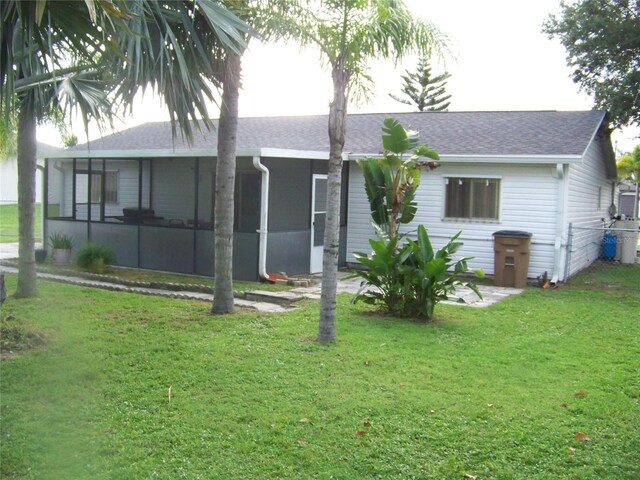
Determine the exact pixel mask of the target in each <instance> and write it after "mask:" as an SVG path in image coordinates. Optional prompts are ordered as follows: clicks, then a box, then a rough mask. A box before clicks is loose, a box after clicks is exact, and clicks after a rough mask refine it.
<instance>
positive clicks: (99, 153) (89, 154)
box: [47, 148, 349, 160]
mask: <svg viewBox="0 0 640 480" xmlns="http://www.w3.org/2000/svg"><path fill="white" fill-rule="evenodd" d="M47 156H48V157H49V158H57V159H67V158H68V159H72V158H127V159H129V158H181V157H217V156H218V150H217V149H216V148H193V149H188V150H184V149H181V150H164V149H159V150H60V151H59V152H56V153H55V154H49V155H47ZM236 156H237V157H263V158H298V159H310V160H329V152H318V151H311V150H291V149H282V148H248V149H239V150H237V151H236ZM348 157H349V154H348V153H343V155H342V158H343V160H348V159H349V158H348Z"/></svg>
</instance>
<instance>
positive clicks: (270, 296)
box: [237, 290, 304, 307]
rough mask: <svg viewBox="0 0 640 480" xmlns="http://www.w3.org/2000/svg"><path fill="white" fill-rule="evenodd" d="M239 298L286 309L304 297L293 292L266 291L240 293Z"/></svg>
mask: <svg viewBox="0 0 640 480" xmlns="http://www.w3.org/2000/svg"><path fill="white" fill-rule="evenodd" d="M237 295H238V297H239V298H243V299H245V300H251V301H255V302H267V303H275V304H277V305H281V306H284V307H290V306H292V305H293V304H294V303H296V302H299V301H300V300H302V299H303V298H304V297H303V296H302V295H300V294H297V293H295V292H291V291H281V292H271V291H266V290H248V291H246V292H238V294H237Z"/></svg>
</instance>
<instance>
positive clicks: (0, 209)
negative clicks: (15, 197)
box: [0, 203, 42, 243]
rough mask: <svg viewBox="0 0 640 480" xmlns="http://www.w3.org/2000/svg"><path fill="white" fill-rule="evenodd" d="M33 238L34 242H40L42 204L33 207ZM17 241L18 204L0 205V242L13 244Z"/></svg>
mask: <svg viewBox="0 0 640 480" xmlns="http://www.w3.org/2000/svg"><path fill="white" fill-rule="evenodd" d="M35 207H36V210H35V227H34V230H35V236H36V242H41V241H42V204H40V203H36V205H35ZM17 241H18V204H15V203H14V204H8V205H0V242H1V243H13V242H17Z"/></svg>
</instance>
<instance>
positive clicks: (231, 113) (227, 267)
mask: <svg viewBox="0 0 640 480" xmlns="http://www.w3.org/2000/svg"><path fill="white" fill-rule="evenodd" d="M225 5H227V6H228V7H229V9H230V10H231V11H233V12H234V13H235V14H236V15H238V16H239V17H240V18H241V19H243V20H244V21H245V22H246V23H247V24H248V25H249V26H250V27H251V29H252V36H254V37H257V38H259V39H261V40H273V39H287V38H291V37H294V36H295V33H296V32H295V31H292V29H290V28H289V27H288V25H289V24H288V22H285V21H280V20H281V19H282V18H283V17H284V14H285V13H286V12H288V11H289V10H290V9H297V8H298V2H297V1H294V0H229V1H227V2H225ZM248 41H249V38H247V42H248ZM243 53H244V49H242V50H240V51H230V50H228V49H227V51H221V52H220V55H219V58H221V62H220V64H221V68H220V69H219V71H218V77H217V81H218V82H219V83H220V84H221V85H222V102H221V104H220V119H219V122H218V158H217V160H216V184H215V193H214V195H215V200H214V205H215V212H214V218H215V228H214V230H215V240H214V242H215V251H214V257H215V267H214V268H215V271H214V276H215V284H214V292H213V304H212V306H211V312H212V313H214V314H225V313H231V312H233V302H234V300H233V299H234V297H233V218H234V212H233V209H234V195H235V192H234V189H235V174H236V135H237V130H238V104H239V97H240V85H241V73H242V54H243Z"/></svg>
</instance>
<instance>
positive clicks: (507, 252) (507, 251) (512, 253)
mask: <svg viewBox="0 0 640 480" xmlns="http://www.w3.org/2000/svg"><path fill="white" fill-rule="evenodd" d="M530 245H531V234H530V233H529V232H521V231H517V230H500V231H499V232H495V233H494V234H493V251H494V264H493V275H494V284H495V285H496V286H498V287H515V288H525V287H526V286H527V274H528V273H529V253H530V252H529V247H530Z"/></svg>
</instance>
